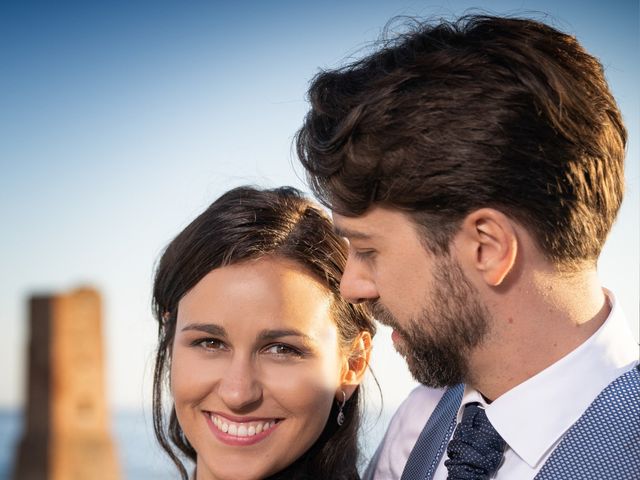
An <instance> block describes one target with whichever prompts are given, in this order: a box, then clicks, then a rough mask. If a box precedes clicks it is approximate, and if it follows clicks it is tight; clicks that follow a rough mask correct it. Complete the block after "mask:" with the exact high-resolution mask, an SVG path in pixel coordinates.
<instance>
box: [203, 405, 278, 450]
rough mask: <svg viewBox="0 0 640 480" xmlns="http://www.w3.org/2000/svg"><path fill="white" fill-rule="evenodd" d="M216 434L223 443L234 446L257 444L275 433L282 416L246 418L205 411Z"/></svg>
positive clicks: (206, 418)
mask: <svg viewBox="0 0 640 480" xmlns="http://www.w3.org/2000/svg"><path fill="white" fill-rule="evenodd" d="M203 413H204V417H205V421H206V422H207V424H208V425H209V428H210V429H211V431H212V432H213V434H214V436H215V437H216V438H217V439H218V440H220V441H221V442H222V443H225V444H227V445H234V446H244V445H255V444H256V443H258V442H261V441H262V440H264V439H265V438H267V437H268V436H269V435H271V433H273V432H274V431H275V430H276V428H277V426H278V424H279V422H280V421H281V420H282V419H280V418H249V417H247V418H245V419H241V418H239V417H233V416H231V418H230V416H226V415H222V414H220V413H216V412H206V411H205V412H203Z"/></svg>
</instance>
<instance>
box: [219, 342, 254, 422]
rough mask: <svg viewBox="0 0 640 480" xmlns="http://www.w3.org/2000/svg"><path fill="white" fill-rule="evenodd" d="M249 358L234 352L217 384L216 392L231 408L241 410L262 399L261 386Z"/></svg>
mask: <svg viewBox="0 0 640 480" xmlns="http://www.w3.org/2000/svg"><path fill="white" fill-rule="evenodd" d="M258 377H259V375H258V374H257V372H256V367H255V365H254V362H253V361H252V359H251V358H246V357H245V356H241V355H238V354H234V356H233V357H232V359H231V362H230V363H229V364H228V365H227V368H226V369H225V372H224V373H223V377H222V379H221V381H220V384H219V385H218V394H219V395H220V398H221V399H222V401H223V402H224V403H225V405H226V406H227V407H228V408H229V409H231V410H243V409H246V408H247V407H249V406H250V405H252V404H254V403H257V402H259V401H260V400H261V399H262V386H261V383H260V379H259V378H258Z"/></svg>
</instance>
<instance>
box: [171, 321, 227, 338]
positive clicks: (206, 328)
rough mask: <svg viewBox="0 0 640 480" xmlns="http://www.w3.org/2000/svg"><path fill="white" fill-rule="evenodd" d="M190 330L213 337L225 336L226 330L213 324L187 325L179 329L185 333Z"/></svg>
mask: <svg viewBox="0 0 640 480" xmlns="http://www.w3.org/2000/svg"><path fill="white" fill-rule="evenodd" d="M192 330H195V331H198V332H205V333H208V334H210V335H215V336H217V337H226V336H227V332H226V330H225V329H224V328H222V327H221V326H220V325H216V324H215V323H189V324H187V325H185V326H184V327H182V329H181V331H182V332H187V331H192Z"/></svg>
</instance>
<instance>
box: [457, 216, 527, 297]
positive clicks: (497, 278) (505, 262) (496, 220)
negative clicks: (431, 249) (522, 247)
mask: <svg viewBox="0 0 640 480" xmlns="http://www.w3.org/2000/svg"><path fill="white" fill-rule="evenodd" d="M457 237H458V242H457V243H458V249H459V250H460V251H461V252H462V254H463V255H464V257H465V261H466V262H467V264H468V265H470V266H471V267H472V268H474V269H475V270H476V271H477V272H479V273H480V275H481V276H482V278H483V279H484V281H485V282H486V283H487V285H490V286H492V287H497V286H498V285H500V284H502V282H503V281H504V279H505V278H506V277H507V275H508V274H509V272H510V271H511V270H512V269H513V266H514V264H515V261H516V257H517V255H518V235H517V232H516V229H515V226H514V223H513V221H512V220H511V219H510V218H509V217H507V216H506V215H505V214H503V213H502V212H500V211H498V210H495V209H493V208H481V209H479V210H475V211H473V212H471V213H470V214H469V215H467V216H466V217H465V219H464V220H463V222H462V225H461V228H460V231H459V233H458V235H457Z"/></svg>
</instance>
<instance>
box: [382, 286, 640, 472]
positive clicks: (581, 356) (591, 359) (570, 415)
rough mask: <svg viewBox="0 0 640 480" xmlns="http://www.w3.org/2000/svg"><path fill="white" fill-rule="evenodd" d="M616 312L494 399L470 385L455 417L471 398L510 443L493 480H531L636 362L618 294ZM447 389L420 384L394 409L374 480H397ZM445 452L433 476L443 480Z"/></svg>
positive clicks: (612, 300) (634, 346) (611, 299)
mask: <svg viewBox="0 0 640 480" xmlns="http://www.w3.org/2000/svg"><path fill="white" fill-rule="evenodd" d="M606 293H607V296H608V299H609V302H610V304H611V312H610V313H609V316H608V318H607V320H606V321H605V323H604V324H603V325H602V326H601V327H600V328H599V329H598V331H596V332H595V333H594V334H593V335H592V336H591V337H590V338H589V339H588V340H587V341H586V342H584V343H583V344H582V345H580V346H579V347H578V348H576V349H575V350H574V351H572V352H571V353H569V354H568V355H566V356H565V357H563V358H562V359H560V360H559V361H557V362H556V363H554V364H553V365H551V366H549V367H547V368H546V369H544V370H543V371H541V372H540V373H538V374H537V375H535V376H533V377H531V378H530V379H528V380H527V381H525V382H523V383H521V384H520V385H518V386H517V387H515V388H513V389H511V390H509V391H508V392H506V393H504V394H503V395H501V396H500V397H499V398H497V399H496V400H495V401H493V402H492V403H491V404H487V402H486V401H485V400H484V399H483V398H482V395H480V394H479V393H478V392H477V391H476V390H474V389H472V388H470V387H466V388H465V391H464V395H463V397H462V404H461V406H460V410H458V421H460V419H461V418H462V411H463V409H464V406H465V405H466V404H467V403H471V402H479V403H480V404H481V405H482V406H483V407H484V408H485V411H486V413H487V417H488V418H489V421H491V424H492V425H493V427H494V428H495V429H496V431H497V432H498V433H499V434H500V435H501V436H502V438H503V439H504V440H505V441H506V442H507V445H508V446H507V449H506V450H505V454H504V459H503V463H502V465H501V466H500V468H499V470H498V471H497V473H496V475H495V476H494V477H492V478H495V479H497V480H532V479H533V478H534V477H535V475H536V474H537V473H538V472H539V471H540V469H541V468H542V465H544V463H545V461H546V460H547V458H548V457H549V455H550V454H551V453H552V452H553V450H554V449H555V448H556V446H557V445H558V444H559V443H560V441H561V440H562V438H563V437H564V435H565V433H566V432H567V430H568V429H569V428H570V427H571V426H572V425H573V424H574V423H575V422H576V421H577V420H578V418H580V416H581V415H582V414H583V413H584V411H585V410H586V409H587V408H588V407H589V405H590V404H591V403H592V402H593V401H594V400H595V398H596V397H597V396H598V394H599V393H600V392H601V391H602V390H603V389H604V388H605V387H606V386H607V385H609V384H610V383H611V382H613V381H614V380H615V379H616V378H618V377H619V376H620V375H622V374H623V373H625V372H626V371H628V370H630V369H631V368H633V367H634V366H635V365H636V364H637V363H638V345H637V344H636V343H635V341H634V339H633V335H632V333H631V331H630V329H629V326H628V323H627V321H626V319H625V316H624V313H623V312H622V311H621V309H620V306H619V305H617V303H616V301H615V298H614V296H613V294H612V293H611V292H609V291H607V292H606ZM523 361H526V359H523ZM443 393H444V390H435V389H430V388H427V387H424V386H419V387H417V388H415V389H414V390H413V392H411V394H410V395H409V397H408V398H407V399H406V400H405V401H404V402H403V403H402V405H401V406H400V407H399V408H398V411H397V412H396V413H395V415H394V417H393V419H392V420H391V423H390V425H389V428H388V430H387V433H386V435H385V438H384V440H383V445H382V450H381V451H380V455H379V458H378V464H377V466H376V469H375V473H374V479H375V480H394V479H399V478H400V477H401V475H402V470H403V469H404V466H405V463H406V462H407V459H408V457H409V454H410V453H411V450H412V448H413V445H414V444H415V442H416V440H417V439H418V436H419V435H420V432H421V431H422V429H423V427H424V425H425V423H426V422H427V420H428V419H429V417H430V416H431V414H432V413H433V410H434V409H435V407H436V405H437V404H438V401H439V400H440V398H441V397H442V395H443ZM446 459H447V454H446V452H445V454H444V455H443V457H442V459H441V461H440V464H439V465H438V467H437V469H436V471H435V474H434V477H433V478H434V480H445V479H446V478H447V468H446V467H445V465H444V462H445V460H446Z"/></svg>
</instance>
